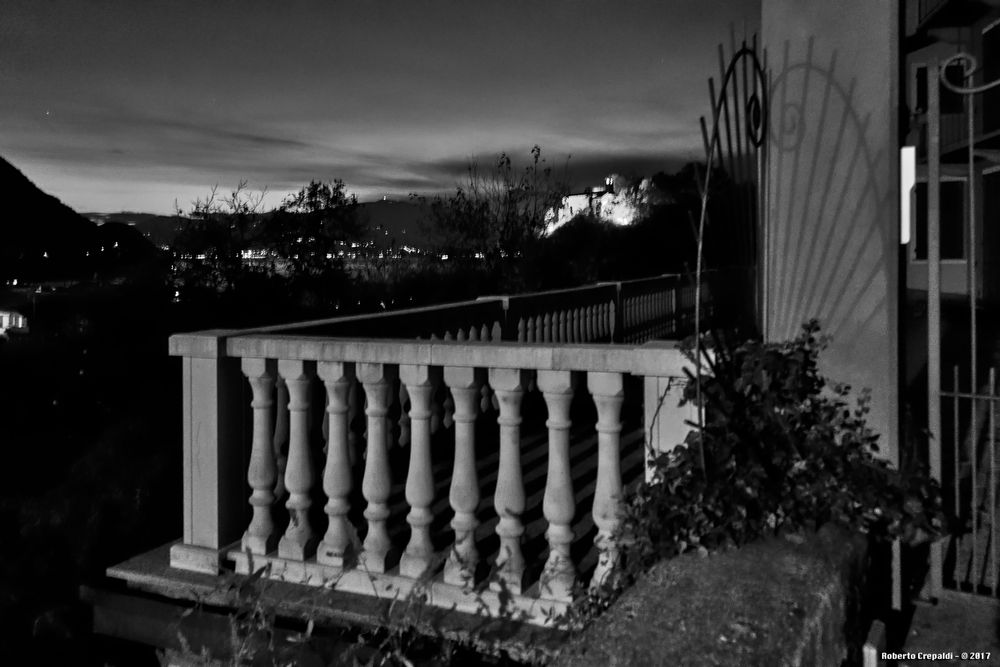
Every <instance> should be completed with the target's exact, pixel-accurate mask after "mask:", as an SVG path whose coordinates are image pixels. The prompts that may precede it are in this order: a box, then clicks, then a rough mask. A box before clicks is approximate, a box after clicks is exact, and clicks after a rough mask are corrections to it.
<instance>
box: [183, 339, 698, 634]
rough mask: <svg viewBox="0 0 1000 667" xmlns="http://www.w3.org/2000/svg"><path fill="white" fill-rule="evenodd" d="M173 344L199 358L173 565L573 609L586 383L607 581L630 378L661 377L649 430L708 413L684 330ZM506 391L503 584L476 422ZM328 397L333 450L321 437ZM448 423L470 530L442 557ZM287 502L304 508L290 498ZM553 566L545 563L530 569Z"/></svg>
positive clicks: (460, 526)
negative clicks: (395, 532) (526, 421)
mask: <svg viewBox="0 0 1000 667" xmlns="http://www.w3.org/2000/svg"><path fill="white" fill-rule="evenodd" d="M170 351H171V354H173V355H175V356H180V357H182V362H183V371H184V534H183V538H182V540H181V541H180V542H179V543H177V544H175V545H174V546H173V548H172V550H171V565H172V566H173V567H176V568H181V569H185V570H194V571H201V572H209V573H218V572H219V568H220V565H221V563H222V562H223V561H224V560H226V559H232V560H233V561H235V563H236V566H237V571H240V572H244V573H249V572H251V571H256V570H258V569H259V568H260V567H263V566H268V567H269V571H268V576H271V577H275V578H280V579H283V580H286V581H293V582H297V583H303V584H307V585H314V586H333V587H335V588H337V589H338V590H346V591H351V592H355V593H361V594H366V595H376V596H386V595H389V596H390V597H391V596H392V595H406V594H407V593H408V592H409V591H410V590H413V588H414V587H416V586H418V585H420V586H427V587H429V590H430V599H431V603H432V604H435V605H441V606H445V607H448V608H452V607H454V608H456V609H458V610H461V611H468V612H478V611H481V610H482V609H483V608H484V605H485V608H487V609H489V610H490V612H491V613H494V614H498V613H500V610H501V609H502V608H504V607H505V605H506V604H507V601H508V600H513V603H514V610H515V611H516V613H517V614H518V615H522V614H523V616H522V618H523V619H524V620H527V621H529V622H533V623H544V621H545V618H546V616H547V615H548V614H552V613H559V612H560V611H562V610H564V609H565V608H566V606H567V605H568V604H569V602H570V599H571V591H572V589H573V586H574V584H575V583H576V581H577V579H578V571H579V566H580V563H579V562H578V561H577V560H574V558H573V556H572V554H571V550H570V545H571V544H572V543H573V541H574V539H576V538H577V537H579V536H578V535H575V534H574V530H573V527H572V526H573V520H574V513H575V511H576V507H577V504H578V501H579V500H580V498H579V497H578V493H579V490H578V489H574V488H573V479H572V476H571V474H570V469H571V460H570V454H569V452H570V444H571V443H570V427H571V421H570V419H571V414H570V405H571V403H572V402H573V399H574V396H575V395H577V394H581V393H583V394H585V395H586V396H587V400H589V401H591V402H592V404H593V406H594V408H595V409H596V413H597V423H596V426H595V427H594V436H591V437H595V438H596V444H595V448H596V450H595V452H594V456H595V458H596V468H597V477H596V483H595V486H594V489H593V500H592V503H591V508H590V510H591V513H592V516H593V523H594V525H595V526H596V528H597V534H596V536H595V538H594V540H593V544H592V546H591V549H592V550H593V552H594V553H595V555H596V566H595V569H594V572H593V575H592V578H591V583H592V584H595V583H597V582H600V581H602V580H603V579H604V578H605V577H607V576H608V574H609V572H610V571H612V569H613V568H614V566H615V563H616V559H617V547H616V545H615V542H614V533H615V528H616V526H617V525H618V521H619V516H620V514H619V513H620V502H621V499H622V477H621V460H620V448H621V432H622V416H621V415H622V411H623V403H624V401H625V400H626V394H625V391H624V387H625V382H626V379H627V377H628V376H638V377H640V378H642V379H643V382H644V386H645V390H644V392H643V394H642V398H641V399H639V398H638V397H633V399H632V400H642V401H643V403H644V405H643V413H644V414H645V418H646V423H645V426H644V428H643V430H644V433H645V436H646V439H647V443H646V444H647V446H648V447H652V448H657V449H662V448H666V447H671V446H673V445H675V444H676V443H679V442H681V441H682V440H683V432H684V430H685V428H686V427H685V425H684V420H685V419H690V418H691V415H690V414H689V413H688V409H687V408H679V407H677V402H678V401H677V399H678V392H679V388H680V383H679V382H678V380H679V379H680V378H683V377H684V372H683V367H684V360H683V355H682V354H681V353H680V351H679V350H678V348H677V346H676V344H674V343H669V342H662V343H650V344H647V345H643V346H625V345H621V346H609V345H601V344H560V343H546V344H530V343H516V342H502V341H500V342H485V341H465V342H461V341H435V340H430V341H415V340H412V339H386V340H373V339H339V338H329V337H320V336H305V335H302V334H301V333H296V334H290V333H286V332H267V331H260V330H257V331H255V332H234V331H212V332H202V333H196V334H183V335H176V336H173V337H171V339H170ZM320 385H321V386H322V391H319V389H318V387H319V386H320ZM536 389H537V390H538V391H539V392H540V393H541V395H542V398H543V399H544V405H545V407H546V410H547V413H548V420H547V421H546V422H545V425H546V427H547V430H548V444H547V448H548V456H547V461H548V462H547V472H546V475H545V477H544V484H545V486H544V499H543V501H542V509H543V515H544V519H545V521H546V522H547V530H546V531H545V534H544V537H545V540H546V541H547V544H548V555H547V557H546V558H545V560H544V562H541V561H540V562H538V563H531V562H526V556H525V554H524V553H522V550H521V543H522V536H523V535H524V531H525V526H524V524H523V523H522V514H523V512H524V510H525V497H526V496H525V480H526V478H527V476H528V475H532V474H535V471H533V470H526V469H523V468H522V465H521V460H520V456H521V432H520V431H521V429H520V424H521V420H522V415H521V404H522V399H523V398H524V397H525V396H526V395H527V394H528V393H529V392H532V391H534V390H536ZM362 393H363V395H364V399H362V397H361V396H362ZM491 404H492V405H493V406H495V409H497V410H498V417H497V419H496V425H497V426H496V428H498V436H499V451H498V455H499V458H498V461H497V463H496V465H497V468H496V476H497V477H496V486H495V491H494V504H493V512H494V513H495V514H494V516H495V517H496V520H497V523H496V527H495V533H496V538H497V539H498V540H499V544H500V548H499V549H498V552H497V555H496V557H495V560H494V562H493V571H494V575H493V578H492V579H491V581H490V586H489V588H488V590H484V591H482V592H479V593H474V592H472V587H473V585H474V584H476V583H477V581H476V576H477V575H476V572H477V569H476V564H477V561H478V560H479V554H478V553H477V551H476V549H477V547H476V540H475V532H476V528H477V527H478V526H479V524H480V517H481V514H482V511H483V508H481V507H480V505H481V503H480V500H481V498H482V497H483V495H485V494H484V489H483V488H482V487H481V480H479V479H478V478H477V467H476V455H477V451H476V436H477V427H476V425H477V420H478V418H479V416H480V413H481V412H483V411H484V410H488V409H490V405H491ZM624 407H628V406H624ZM248 413H249V414H248ZM362 413H363V417H362ZM318 414H322V417H323V419H322V420H320V421H322V424H323V426H322V440H323V443H324V447H323V452H320V451H319V449H318V448H317V447H316V446H315V440H316V439H317V436H318V433H319V431H318V429H317V426H316V425H317V419H316V416H317V415H318ZM355 417H357V418H358V419H359V420H362V421H364V423H365V424H366V428H365V429H364V430H365V431H366V433H365V435H364V442H363V443H361V442H359V441H358V440H359V439H360V434H359V433H358V432H357V430H355V429H352V426H351V425H352V424H353V423H355V419H354V418H355ZM248 421H249V422H252V429H251V432H250V434H247V435H245V434H244V433H243V425H244V424H245V423H247V422H248ZM448 423H453V424H454V435H453V445H452V446H453V452H454V463H453V469H452V471H451V477H450V482H449V489H448V491H447V498H448V505H449V506H450V511H449V514H450V515H451V516H452V518H451V521H450V523H451V527H452V529H453V531H454V539H453V541H452V543H451V545H450V546H448V547H447V549H446V552H444V553H442V554H440V556H442V557H443V566H442V567H441V568H440V571H439V570H438V568H437V564H438V562H439V561H438V558H437V556H438V554H436V553H435V549H434V545H433V542H432V535H431V525H432V523H434V521H435V518H436V515H435V509H434V508H435V501H436V500H437V501H438V502H437V507H438V510H437V511H439V512H440V508H441V507H442V504H441V503H442V502H443V500H444V498H443V497H441V496H440V492H438V494H437V495H436V493H435V487H434V476H433V474H432V462H433V457H432V452H431V434H432V433H433V432H434V431H435V430H436V429H438V428H440V427H441V425H442V424H448ZM397 426H398V428H397ZM361 444H363V445H364V455H363V457H362V456H361V455H360V450H359V445H361ZM399 445H406V446H408V448H409V452H408V454H409V467H408V470H407V473H406V480H405V499H406V503H407V505H408V507H409V511H408V515H407V519H406V520H407V522H408V523H409V525H410V535H409V538H408V540H407V541H406V543H405V544H403V543H401V542H398V541H397V540H399V539H400V538H398V537H397V538H393V537H391V536H390V532H389V531H388V530H387V526H386V520H387V518H388V516H389V505H388V502H389V495H390V489H391V488H392V472H391V469H390V466H389V454H388V452H389V448H390V447H394V446H399ZM482 453H483V452H479V454H482ZM354 465H358V466H363V469H364V472H363V480H362V482H361V488H360V491H361V495H362V496H363V498H364V520H365V521H364V524H365V525H364V526H363V527H364V528H366V530H364V538H363V541H360V540H359V538H358V527H359V526H355V525H354V523H352V521H351V520H350V513H351V507H352V502H353V499H354V498H356V495H355V493H354V489H353V488H352V485H353V483H354V477H353V475H352V472H351V470H352V466H354ZM247 482H249V486H250V489H251V493H250V498H249V503H248V502H247V497H246V495H245V491H244V489H245V488H246V484H247ZM317 497H322V498H324V499H325V504H324V505H323V509H324V512H325V514H326V520H325V524H326V525H325V526H322V525H313V523H312V522H314V521H315V514H314V513H311V512H310V509H311V507H312V505H313V503H314V499H315V498H317ZM279 501H282V502H283V504H284V507H285V509H286V510H287V513H281V512H278V511H277V510H278V508H279V505H278V502H279ZM248 508H249V509H251V510H252V513H250V514H251V516H250V518H249V519H248V518H247V516H248V512H247V509H248ZM284 517H287V518H284ZM282 522H286V523H285V525H279V524H280V523H282ZM539 570H540V571H541V574H540V575H538V576H537V579H536V580H531V579H530V578H529V576H528V573H530V572H537V571H539Z"/></svg>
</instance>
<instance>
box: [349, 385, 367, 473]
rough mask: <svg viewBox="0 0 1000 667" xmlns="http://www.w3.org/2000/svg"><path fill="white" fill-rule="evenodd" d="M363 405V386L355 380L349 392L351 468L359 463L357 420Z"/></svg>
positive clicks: (359, 439)
mask: <svg viewBox="0 0 1000 667" xmlns="http://www.w3.org/2000/svg"><path fill="white" fill-rule="evenodd" d="M362 405H363V401H362V398H361V385H360V384H359V383H358V381H357V380H356V379H355V380H352V381H351V386H350V388H349V389H348V390H347V453H348V455H349V456H350V457H351V466H354V465H355V464H356V463H357V462H358V449H360V447H359V445H360V444H361V443H360V441H361V435H360V434H359V433H358V428H359V427H358V424H357V420H358V413H359V412H360V411H361V407H360V406H362Z"/></svg>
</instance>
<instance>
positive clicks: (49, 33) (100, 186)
mask: <svg viewBox="0 0 1000 667" xmlns="http://www.w3.org/2000/svg"><path fill="white" fill-rule="evenodd" d="M758 23H759V2H758V0H669V1H665V0H652V1H648V2H647V1H642V2H639V1H625V2H611V1H610V0H605V1H604V2H593V1H591V0H575V1H570V0H560V1H541V0H534V1H532V2H521V1H512V0H503V1H500V0H483V1H481V2H468V1H467V2H458V1H457V0H456V1H450V2H425V1H422V0H410V1H408V2H402V1H400V2H388V1H385V2H374V1H372V2H361V1H360V0H355V1H354V2H337V1H334V0H326V1H323V2H294V1H287V0H285V1H282V2H277V1H274V2H271V1H267V2H265V1H255V2H250V1H248V0H243V1H241V2H229V1H226V0H212V1H201V2H187V1H184V0H174V1H173V2H159V1H154V0H142V1H138V0H2V4H0V155H2V156H3V157H4V158H6V159H7V160H9V161H10V162H12V163H13V164H14V165H15V166H16V167H18V168H19V169H21V170H22V171H23V172H24V173H25V174H26V175H27V176H28V177H29V178H31V179H32V180H33V181H35V183H36V184H38V185H39V186H40V187H41V188H42V189H44V190H46V191H47V192H49V193H51V194H53V195H55V196H57V197H59V198H60V199H62V200H63V201H64V202H65V203H67V204H69V205H70V206H72V207H73V208H75V209H76V210H78V211H100V212H112V211H119V210H133V211H147V212H154V213H170V212H173V209H174V202H175V200H176V202H177V203H178V204H179V205H180V207H181V208H182V209H185V210H186V209H188V208H189V207H190V203H191V201H192V200H194V199H195V198H197V197H203V196H205V195H206V194H208V192H209V188H210V187H211V186H212V185H213V184H216V183H217V184H219V185H220V188H221V189H225V188H230V187H231V186H233V185H234V184H235V183H236V182H237V181H238V180H239V179H241V178H243V179H247V180H248V181H249V183H250V186H251V187H253V188H262V187H265V186H266V187H267V188H268V190H269V192H270V195H269V196H268V199H267V203H268V204H276V203H277V202H278V200H279V199H280V197H281V196H283V195H284V193H286V192H288V191H291V190H295V189H297V188H298V187H300V186H301V185H303V184H305V183H307V182H308V181H309V180H310V179H321V180H332V179H334V178H340V179H343V180H344V181H345V182H346V183H347V186H348V190H349V191H352V192H355V193H357V195H358V196H359V198H360V199H362V200H371V199H376V198H380V197H381V196H383V195H390V196H396V197H405V196H406V195H407V194H408V193H410V192H421V193H433V192H441V191H446V190H450V189H452V188H453V187H454V186H455V185H456V183H458V181H459V180H460V179H461V177H462V174H463V173H464V171H465V167H466V165H467V163H468V162H469V160H470V159H478V160H479V161H480V162H481V163H488V162H489V161H490V160H491V156H494V155H495V154H497V153H499V152H500V151H508V152H510V153H512V154H513V155H514V156H515V158H517V159H520V160H522V161H523V160H526V159H527V157H528V152H529V150H530V149H531V147H532V145H534V144H539V145H540V146H541V147H542V151H543V156H546V157H547V158H548V160H549V163H550V164H552V165H553V166H556V167H557V168H559V169H560V170H561V169H562V168H563V167H564V166H565V164H566V156H567V155H570V156H571V157H570V159H569V163H568V165H569V171H568V173H569V176H570V178H571V180H572V181H573V182H574V183H575V184H576V185H584V184H597V183H601V182H603V176H604V175H605V174H607V173H610V172H612V171H616V172H626V173H627V172H633V173H635V174H638V175H644V174H645V175H648V174H652V173H653V172H655V171H658V170H661V169H667V170H670V169H673V168H676V167H678V166H679V165H680V164H682V163H683V162H685V161H687V160H690V159H700V157H701V155H700V153H701V150H700V146H701V138H700V131H699V129H698V117H699V116H700V115H703V114H707V113H708V110H709V102H708V92H707V83H706V79H707V77H708V76H710V75H717V74H718V53H717V45H718V44H719V43H720V42H724V43H726V44H728V42H729V34H730V26H732V27H733V28H734V29H735V33H736V35H737V38H738V39H742V37H743V34H744V30H746V32H747V34H751V33H752V32H753V31H754V30H755V29H756V26H757V25H758Z"/></svg>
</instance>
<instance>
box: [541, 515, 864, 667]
mask: <svg viewBox="0 0 1000 667" xmlns="http://www.w3.org/2000/svg"><path fill="white" fill-rule="evenodd" d="M866 561H867V549H866V540H865V539H864V538H863V537H860V536H855V537H851V536H850V535H848V534H847V533H844V532H841V531H838V530H834V529H830V528H826V529H824V530H822V531H821V532H820V533H818V534H816V535H813V536H810V537H809V538H808V539H806V540H804V541H803V542H802V543H801V544H798V543H795V542H792V541H789V540H787V539H773V540H767V541H764V542H759V543H755V544H750V545H747V546H745V547H744V548H742V549H739V550H736V551H731V552H727V553H721V554H714V555H711V556H707V557H703V556H699V555H698V554H696V553H688V554H685V555H683V556H680V557H678V558H674V559H671V560H667V561H662V562H660V563H658V564H657V565H656V566H654V567H653V568H652V569H651V570H650V571H649V572H647V573H645V574H644V575H643V576H642V577H641V578H640V580H639V581H638V582H637V583H636V585H635V586H633V587H632V588H630V589H629V590H628V591H627V592H626V593H625V594H624V595H623V596H622V597H621V598H620V599H619V600H618V601H617V602H616V603H615V604H614V605H612V607H611V608H610V609H609V610H608V611H607V612H605V613H604V614H603V615H602V616H601V617H600V618H598V619H596V620H595V621H594V622H593V623H592V624H591V626H590V627H589V628H588V629H587V630H586V631H585V632H583V633H581V634H580V635H579V636H578V637H577V638H576V639H574V640H572V641H570V642H569V643H568V644H567V645H566V646H565V648H564V649H563V650H561V651H560V652H559V656H558V657H557V658H556V660H555V661H554V662H553V663H552V664H554V665H563V666H567V667H568V666H569V665H573V666H574V667H579V666H584V665H594V666H600V667H612V666H615V665H622V666H625V665H802V666H803V667H806V666H810V667H811V666H813V665H817V666H818V665H831V666H836V665H840V664H841V663H842V662H843V661H844V659H845V658H847V657H848V650H849V648H850V647H851V645H852V644H854V645H855V646H854V647H853V651H857V650H858V647H859V646H860V642H862V641H863V635H861V634H859V633H863V631H864V630H863V629H862V627H861V626H862V624H863V623H862V619H860V618H858V609H859V603H860V600H859V592H860V591H862V590H864V586H863V581H862V579H861V578H860V577H861V576H862V575H863V573H864V572H865V570H866V567H865V564H866Z"/></svg>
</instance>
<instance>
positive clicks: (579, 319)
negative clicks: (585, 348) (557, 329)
mask: <svg viewBox="0 0 1000 667" xmlns="http://www.w3.org/2000/svg"><path fill="white" fill-rule="evenodd" d="M573 342H574V343H582V342H583V308H574V309H573Z"/></svg>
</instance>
